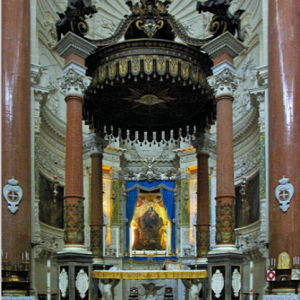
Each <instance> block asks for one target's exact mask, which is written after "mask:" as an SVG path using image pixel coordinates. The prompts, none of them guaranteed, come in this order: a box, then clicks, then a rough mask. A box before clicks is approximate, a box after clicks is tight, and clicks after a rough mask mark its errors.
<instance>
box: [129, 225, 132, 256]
mask: <svg viewBox="0 0 300 300" xmlns="http://www.w3.org/2000/svg"><path fill="white" fill-rule="evenodd" d="M132 242H133V239H132V227H131V226H130V227H129V256H130V257H132Z"/></svg>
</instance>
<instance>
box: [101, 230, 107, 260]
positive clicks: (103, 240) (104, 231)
mask: <svg viewBox="0 0 300 300" xmlns="http://www.w3.org/2000/svg"><path fill="white" fill-rule="evenodd" d="M102 234H103V236H102V253H103V256H105V235H106V227H105V226H103V227H102Z"/></svg>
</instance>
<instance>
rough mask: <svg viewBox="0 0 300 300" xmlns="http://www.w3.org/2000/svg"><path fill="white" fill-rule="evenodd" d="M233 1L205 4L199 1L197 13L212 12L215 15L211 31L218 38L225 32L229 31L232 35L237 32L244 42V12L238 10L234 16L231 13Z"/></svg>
mask: <svg viewBox="0 0 300 300" xmlns="http://www.w3.org/2000/svg"><path fill="white" fill-rule="evenodd" d="M231 2H232V0H208V1H205V2H201V1H198V3H197V11H198V12H199V13H202V12H210V13H212V14H214V15H215V16H214V17H213V19H212V21H211V23H210V26H209V31H210V32H211V33H212V34H213V35H214V36H218V35H220V34H222V33H223V32H225V31H229V32H230V33H231V34H232V35H234V34H235V32H237V38H238V39H239V40H240V41H243V38H242V34H241V20H240V17H241V15H242V13H243V12H244V10H243V9H239V10H237V11H236V12H235V13H234V14H232V13H231V12H230V11H229V7H230V4H231Z"/></svg>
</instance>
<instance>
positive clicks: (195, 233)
mask: <svg viewBox="0 0 300 300" xmlns="http://www.w3.org/2000/svg"><path fill="white" fill-rule="evenodd" d="M194 245H195V247H194V250H195V253H194V254H195V256H196V257H197V231H196V226H194Z"/></svg>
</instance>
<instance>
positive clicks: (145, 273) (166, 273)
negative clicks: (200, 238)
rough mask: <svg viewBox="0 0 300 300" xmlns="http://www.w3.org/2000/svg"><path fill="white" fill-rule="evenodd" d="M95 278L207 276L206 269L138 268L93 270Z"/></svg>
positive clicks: (184, 277)
mask: <svg viewBox="0 0 300 300" xmlns="http://www.w3.org/2000/svg"><path fill="white" fill-rule="evenodd" d="M93 277H94V278H101V279H102V278H112V279H191V278H206V277H207V271H206V270H199V271H198V270H153V271H152V270H138V271H127V270H120V271H110V270H107V271H102V270H99V271H98V270H95V271H93Z"/></svg>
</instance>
